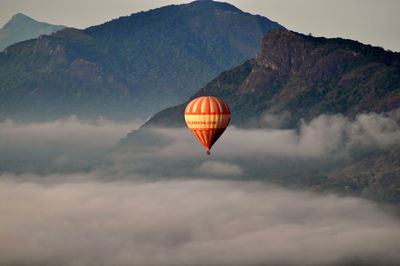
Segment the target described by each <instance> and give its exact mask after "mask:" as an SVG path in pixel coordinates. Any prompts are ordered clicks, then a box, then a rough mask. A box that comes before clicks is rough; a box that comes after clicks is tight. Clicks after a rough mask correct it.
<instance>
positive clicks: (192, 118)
mask: <svg viewBox="0 0 400 266" xmlns="http://www.w3.org/2000/svg"><path fill="white" fill-rule="evenodd" d="M230 120H231V111H230V110H229V107H228V105H227V104H226V103H224V102H223V101H222V100H221V99H218V98H216V97H211V96H204V97H199V98H196V99H194V100H192V101H191V102H190V103H188V105H187V106H186V109H185V121H186V124H187V126H188V127H189V129H190V130H191V131H192V133H193V135H194V136H195V137H196V138H197V139H198V140H199V141H200V142H201V144H203V146H204V147H206V148H207V149H208V151H207V154H210V152H209V150H210V149H211V147H212V146H213V145H214V143H215V142H216V141H217V140H218V138H219V137H220V136H221V135H222V133H224V131H225V129H226V128H227V127H228V124H229V121H230Z"/></svg>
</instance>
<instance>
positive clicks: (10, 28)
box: [0, 13, 65, 51]
mask: <svg viewBox="0 0 400 266" xmlns="http://www.w3.org/2000/svg"><path fill="white" fill-rule="evenodd" d="M63 28H65V26H61V25H52V24H48V23H44V22H39V21H36V20H34V19H32V18H30V17H28V16H26V15H24V14H22V13H18V14H15V15H14V16H13V17H12V18H11V19H10V20H9V21H8V22H7V23H6V24H5V25H4V26H3V27H2V28H1V29H0V51H3V49H4V48H6V47H7V46H10V45H12V44H14V43H17V42H21V41H25V40H29V39H34V38H37V37H39V36H40V35H43V34H50V33H53V32H56V31H59V30H61V29H63Z"/></svg>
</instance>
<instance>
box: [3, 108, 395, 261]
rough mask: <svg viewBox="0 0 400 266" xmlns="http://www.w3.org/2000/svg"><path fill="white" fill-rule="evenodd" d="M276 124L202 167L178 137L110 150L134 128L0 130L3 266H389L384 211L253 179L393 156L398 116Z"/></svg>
mask: <svg viewBox="0 0 400 266" xmlns="http://www.w3.org/2000/svg"><path fill="white" fill-rule="evenodd" d="M283 118H284V117H278V118H276V121H275V124H274V125H275V126H274V127H275V128H274V129H257V130H243V129H237V128H234V127H230V128H228V130H227V131H226V134H224V136H223V137H222V138H221V139H220V140H219V141H218V143H217V144H216V145H215V147H214V149H213V150H212V155H211V156H205V155H204V149H203V148H202V147H201V145H199V143H197V140H195V138H194V136H193V135H192V134H191V133H190V132H189V131H188V130H186V129H143V130H139V131H135V132H133V133H132V134H130V136H128V138H126V139H125V140H124V141H122V142H120V144H119V145H118V146H117V147H115V145H116V144H117V142H118V141H119V139H120V138H121V137H124V136H125V135H126V134H127V133H128V132H130V131H132V130H133V129H135V128H137V127H138V126H139V123H135V122H131V123H115V122H111V121H107V120H104V119H99V120H97V121H92V122H87V121H81V120H79V119H77V118H75V117H71V118H69V119H67V120H59V121H55V122H52V123H28V124H17V123H14V122H12V121H6V122H3V123H0V217H1V219H0V240H1V241H0V265H13V266H25V265H29V266H36V265H37V266H39V265H40V266H42V265H60V266H91V265H93V266H94V265H96V266H97V265H105V266H109V265H113V266H114V265H116V266H125V265H127V266H128V265H141V266H158V265H160V266H161V265H171V266H172V265H174V266H179V265H182V266H183V265H185V266H190V265H207V266H209V265H221V266H223V265H230V266H231V265H232V266H234V265H241V266H242V265H279V266H280V265H288V266H292V265H293V266H294V265H300V266H303V265H322V266H325V265H326V266H331V265H340V266H343V265H346V266H347V265H348V264H350V265H359V263H365V264H362V265H375V264H379V265H399V264H400V255H399V254H400V250H399V247H398V243H399V242H400V222H399V220H398V217H392V216H391V215H390V214H388V213H387V212H384V211H382V210H380V206H378V205H375V204H373V203H371V202H368V201H365V200H361V199H356V198H350V197H338V196H334V195H325V196H323V195H317V194H311V193H304V192H298V191H290V190H285V189H282V188H277V187H273V186H270V185H267V184H265V183H257V182H254V180H256V179H260V177H261V179H262V180H263V181H264V182H265V181H271V180H270V179H266V178H265V177H271V178H274V177H276V176H280V177H282V176H283V177H285V178H286V177H287V176H290V174H298V173H299V172H300V171H303V170H307V171H311V170H313V169H319V168H321V167H322V168H323V167H331V165H335V163H337V162H341V161H345V162H346V161H347V160H348V159H349V158H351V157H352V156H353V155H354V154H363V153H367V152H369V151H383V152H386V151H390V150H391V149H392V148H393V147H395V146H396V145H397V146H398V145H399V143H400V126H399V119H400V112H392V113H391V114H388V115H377V114H363V115H360V116H358V117H357V118H356V119H354V120H349V119H347V118H344V117H342V116H320V117H318V118H316V119H314V120H313V121H311V122H309V123H303V124H302V125H301V126H300V128H299V129H296V130H282V129H278V127H279V123H280V122H279V119H283ZM273 119H275V118H273V117H268V119H267V120H266V121H273ZM295 177H296V178H294V179H288V180H289V181H287V183H291V182H292V181H291V180H294V181H296V180H297V179H298V178H297V176H295ZM375 177H376V176H375ZM385 178H388V175H386V176H385ZM233 180H242V181H233ZM252 180H253V181H252ZM388 180H390V179H388ZM375 181H376V180H375ZM294 183H295V182H294ZM390 186H391V187H393V191H396V187H395V184H394V183H391V184H390ZM341 187H343V185H342V184H341ZM380 188H381V187H377V188H376V190H378V191H380ZM380 193H381V191H380ZM393 193H395V192H393ZM352 263H353V264H352ZM369 263H370V264H369Z"/></svg>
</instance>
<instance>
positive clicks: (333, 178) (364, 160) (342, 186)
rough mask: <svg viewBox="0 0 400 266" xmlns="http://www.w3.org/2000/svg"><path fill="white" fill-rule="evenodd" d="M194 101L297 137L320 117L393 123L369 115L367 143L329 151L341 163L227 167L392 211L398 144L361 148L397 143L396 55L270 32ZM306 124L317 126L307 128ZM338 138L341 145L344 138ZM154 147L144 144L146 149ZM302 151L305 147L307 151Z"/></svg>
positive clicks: (399, 56)
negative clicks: (211, 99)
mask: <svg viewBox="0 0 400 266" xmlns="http://www.w3.org/2000/svg"><path fill="white" fill-rule="evenodd" d="M202 95H211V96H217V97H220V98H221V99H223V100H224V101H225V102H227V103H228V105H229V106H230V108H231V111H232V121H231V123H232V124H233V125H235V126H237V127H241V128H247V129H249V128H259V127H267V128H270V127H274V126H276V125H274V124H273V123H272V122H273V121H272V120H271V119H269V120H268V119H267V118H268V117H275V118H278V119H279V118H282V121H281V124H280V125H278V126H279V127H280V128H283V129H288V128H294V129H296V130H297V131H296V132H299V131H300V132H301V129H300V127H301V126H302V125H304V123H303V122H302V121H305V122H309V121H311V120H312V119H315V118H317V117H320V116H321V115H326V114H335V115H336V114H341V115H342V116H339V117H343V116H344V117H347V119H349V120H348V121H353V119H354V120H355V119H360V116H358V115H360V114H363V113H370V112H374V113H382V115H383V117H386V115H387V116H392V117H394V118H393V120H392V121H391V122H390V123H387V124H385V125H384V124H381V121H380V120H379V119H377V118H376V116H377V115H372V116H371V117H372V119H374V122H373V123H372V124H373V126H374V127H376V128H377V131H376V132H375V133H374V132H370V133H368V134H370V135H368V136H369V137H368V138H370V139H368V140H366V143H367V144H365V146H363V147H361V148H360V147H358V146H357V144H355V147H358V148H355V147H353V146H351V147H350V148H349V150H347V149H348V147H347V148H346V149H345V148H344V147H337V149H338V150H337V151H336V153H346V156H344V157H341V156H338V157H337V158H339V159H332V158H324V157H321V158H320V159H296V155H293V158H290V157H289V158H284V157H283V156H280V157H279V156H278V158H275V157H273V158H268V157H266V158H263V157H261V158H259V157H257V156H254V155H253V156H243V158H241V159H240V160H239V159H238V160H236V161H234V164H237V165H240V167H241V168H242V169H245V170H244V171H245V172H246V178H249V177H251V178H253V179H255V180H262V181H266V182H268V183H274V184H279V185H283V186H286V187H295V188H299V187H300V188H308V189H312V190H315V191H319V192H335V193H339V194H342V195H351V196H361V197H365V198H368V199H372V200H375V201H378V202H385V203H390V204H395V205H396V206H397V207H398V206H400V205H399V204H400V193H399V191H400V182H399V180H400V179H399V177H400V160H398V158H399V156H400V143H399V142H398V141H397V142H396V141H394V142H393V144H391V145H389V146H385V148H371V147H370V146H368V145H373V143H374V141H373V140H372V139H373V138H376V139H377V140H381V141H386V140H387V139H390V138H392V137H393V138H397V140H398V139H400V136H399V129H400V116H399V114H400V113H399V111H400V109H399V108H400V53H393V52H389V51H385V50H383V49H382V48H378V47H372V46H369V45H364V44H361V43H359V42H356V41H351V40H343V39H338V38H337V39H326V38H314V37H312V36H306V35H302V34H299V33H295V32H292V31H288V30H273V31H270V32H269V33H268V34H267V35H266V36H265V37H264V38H263V40H262V43H261V47H260V50H259V52H258V54H257V57H256V58H254V59H250V60H248V61H246V62H245V63H244V64H242V65H240V66H238V67H236V68H234V69H231V70H229V71H226V72H223V73H222V74H221V75H219V76H218V77H216V78H215V79H214V80H212V81H211V82H209V83H208V84H207V85H206V86H204V87H203V88H202V89H200V90H199V91H198V92H197V93H195V94H194V96H193V97H192V98H195V97H198V96H202ZM186 104H187V102H185V103H183V104H180V105H177V106H174V107H170V108H167V109H165V110H162V111H161V112H159V113H157V114H155V115H154V116H153V117H152V118H151V119H150V120H149V121H148V122H147V123H146V124H145V125H144V126H143V127H142V128H141V129H139V130H137V131H134V132H132V133H131V134H129V135H128V136H127V138H126V139H124V140H123V141H122V142H121V143H120V149H121V150H123V149H129V148H131V149H133V150H135V148H136V147H137V146H138V145H139V144H138V143H139V142H140V141H139V140H138V139H136V138H139V137H140V136H141V135H146V137H147V138H149V137H148V136H147V135H150V134H154V133H151V132H152V130H155V129H153V128H158V127H170V128H174V127H182V126H184V124H185V123H184V118H183V112H184V109H185V106H186ZM388 112H389V113H388ZM322 117H323V116H322ZM364 119H365V117H364ZM385 119H386V118H385ZM268 122H269V123H268ZM311 125H314V126H316V127H317V125H316V124H315V123H314V124H311ZM378 128H379V129H378ZM313 130H315V131H316V130H318V129H317V128H314V129H313ZM351 130H353V131H354V130H355V131H357V130H358V131H359V132H363V131H365V130H366V129H365V127H364V126H358V127H356V128H354V127H353V128H352V129H351ZM379 130H382V131H385V132H390V134H391V135H390V137H389V135H386V136H383V135H379V134H378V132H379ZM142 131H143V132H142ZM250 132H251V131H250ZM267 132H269V131H268V130H267V131H266V134H267ZM275 132H278V131H275ZM281 132H283V131H281ZM290 132H292V131H290ZM353 133H354V132H353ZM276 134H278V133H276ZM281 134H282V133H281ZM318 134H327V132H318ZM318 134H316V135H315V137H316V138H318V137H317V135H318ZM341 134H344V136H345V137H343V138H344V139H346V138H347V137H348V136H347V135H346V134H348V133H345V132H342V133H341ZM283 135H284V134H283ZM138 136H139V137H138ZM299 138H301V133H299ZM139 139H140V140H141V139H143V137H140V138H139ZM145 140H146V139H145ZM162 141H163V140H158V142H156V141H155V140H150V141H148V143H162ZM132 144H134V145H132ZM261 145H262V144H261ZM316 145H318V144H316ZM308 146H310V148H311V146H313V144H312V143H309V145H308ZM339 146H340V145H339ZM225 148H226V147H225ZM272 149H273V148H272ZM217 159H218V158H217ZM219 159H221V158H219ZM188 163H190V162H188ZM398 208H399V207H398Z"/></svg>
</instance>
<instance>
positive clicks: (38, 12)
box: [0, 0, 400, 51]
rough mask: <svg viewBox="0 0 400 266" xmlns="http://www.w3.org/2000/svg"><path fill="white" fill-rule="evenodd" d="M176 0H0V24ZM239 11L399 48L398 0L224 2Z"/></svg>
mask: <svg viewBox="0 0 400 266" xmlns="http://www.w3.org/2000/svg"><path fill="white" fill-rule="evenodd" d="M188 2H190V1H180V0H175V1H171V0H153V1H132V0H113V1H104V0H101V1H100V0H87V1H80V0H70V1H61V0H56V1H55V0H35V1H32V0H0V25H4V24H5V23H6V22H7V21H8V20H9V19H10V18H11V16H12V15H14V14H16V13H19V12H21V13H24V14H26V15H28V16H30V17H32V18H34V19H36V20H39V21H45V22H49V23H52V24H62V25H66V26H71V27H76V28H86V27H88V26H92V25H97V24H101V23H104V22H106V21H109V20H111V19H114V18H118V17H120V16H126V15H130V14H131V13H136V12H139V11H146V10H149V9H152V8H157V7H161V6H165V5H169V4H182V3H188ZM226 2H229V3H231V4H233V5H235V6H237V7H238V8H240V9H242V10H243V11H245V12H249V13H252V14H259V15H262V16H266V17H268V18H269V19H271V20H274V21H277V22H279V23H280V24H282V25H283V26H285V27H286V28H288V29H291V30H294V31H298V32H302V33H305V34H308V33H312V34H313V35H314V36H325V37H342V38H348V39H354V40H358V41H361V42H363V43H366V44H372V45H374V46H381V47H383V48H385V49H390V50H393V51H400V34H398V29H399V28H400V16H398V10H400V1H398V0H335V1H331V0H307V1H299V0H227V1H226Z"/></svg>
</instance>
